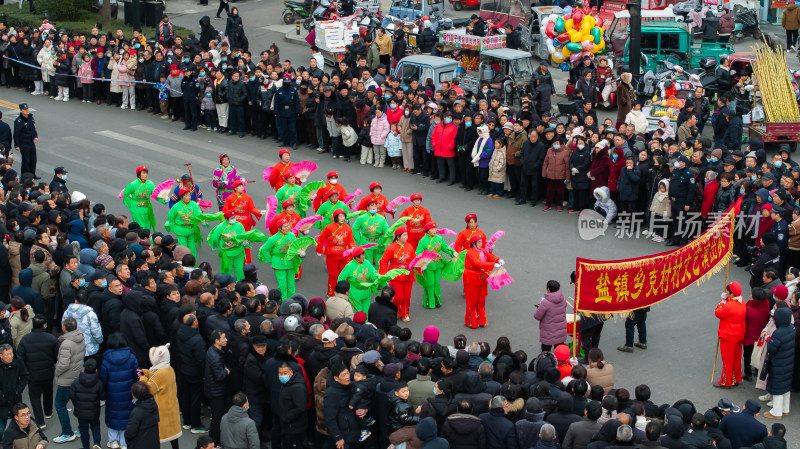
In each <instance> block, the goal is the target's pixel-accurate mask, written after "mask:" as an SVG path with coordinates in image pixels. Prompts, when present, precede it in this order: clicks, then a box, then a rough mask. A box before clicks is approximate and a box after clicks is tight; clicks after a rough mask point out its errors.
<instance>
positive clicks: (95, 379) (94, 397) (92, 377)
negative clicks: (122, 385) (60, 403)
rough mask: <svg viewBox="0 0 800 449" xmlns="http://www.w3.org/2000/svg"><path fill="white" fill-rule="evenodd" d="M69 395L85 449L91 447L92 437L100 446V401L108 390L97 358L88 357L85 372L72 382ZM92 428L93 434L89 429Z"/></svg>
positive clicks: (84, 366) (96, 445)
mask: <svg viewBox="0 0 800 449" xmlns="http://www.w3.org/2000/svg"><path fill="white" fill-rule="evenodd" d="M69 397H70V400H72V404H73V406H74V410H73V412H72V413H73V414H74V415H75V418H77V419H78V430H79V431H80V434H81V444H82V446H83V449H89V447H90V446H89V440H90V437H91V438H92V439H94V446H92V447H99V446H100V405H101V404H100V401H102V400H104V399H105V398H106V390H105V387H104V386H103V382H101V381H100V375H99V374H98V373H97V360H95V359H92V358H88V359H86V362H84V364H83V372H82V373H80V374H79V375H78V378H77V379H75V380H74V381H73V382H72V386H71V387H70V390H69ZM90 430H91V435H90V434H89V431H90Z"/></svg>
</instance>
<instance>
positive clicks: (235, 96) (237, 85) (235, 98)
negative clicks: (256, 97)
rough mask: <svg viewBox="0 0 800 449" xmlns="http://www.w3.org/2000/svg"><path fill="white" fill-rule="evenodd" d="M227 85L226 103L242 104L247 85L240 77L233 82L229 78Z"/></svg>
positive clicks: (245, 95)
mask: <svg viewBox="0 0 800 449" xmlns="http://www.w3.org/2000/svg"><path fill="white" fill-rule="evenodd" d="M227 85H228V92H227V100H228V104H229V105H231V106H242V105H243V104H244V102H245V100H247V86H245V85H244V83H243V82H242V80H241V79H240V80H239V81H235V82H234V81H233V80H229V81H228V82H227Z"/></svg>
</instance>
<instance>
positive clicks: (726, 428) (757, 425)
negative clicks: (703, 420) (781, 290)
mask: <svg viewBox="0 0 800 449" xmlns="http://www.w3.org/2000/svg"><path fill="white" fill-rule="evenodd" d="M779 310H780V309H779ZM777 312H778V311H777V310H776V311H775V313H776V314H777ZM773 335H774V334H773ZM719 430H721V431H722V434H723V435H725V438H727V439H729V440H730V441H731V447H734V448H741V447H750V446H752V445H754V444H756V443H760V442H761V441H763V440H764V438H765V437H766V436H767V427H766V426H765V425H764V424H762V423H761V422H759V421H758V420H757V419H756V418H755V416H753V412H751V411H750V410H747V409H744V410H742V411H741V412H740V413H731V414H728V415H725V416H724V417H722V420H720V422H719Z"/></svg>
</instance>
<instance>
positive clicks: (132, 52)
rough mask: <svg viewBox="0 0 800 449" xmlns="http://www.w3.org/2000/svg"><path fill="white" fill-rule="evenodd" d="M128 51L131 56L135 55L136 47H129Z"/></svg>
mask: <svg viewBox="0 0 800 449" xmlns="http://www.w3.org/2000/svg"><path fill="white" fill-rule="evenodd" d="M67 45H69V44H67ZM128 53H129V54H130V55H131V56H136V49H134V48H131V50H130V51H129V52H128Z"/></svg>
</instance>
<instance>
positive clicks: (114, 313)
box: [100, 290, 122, 341]
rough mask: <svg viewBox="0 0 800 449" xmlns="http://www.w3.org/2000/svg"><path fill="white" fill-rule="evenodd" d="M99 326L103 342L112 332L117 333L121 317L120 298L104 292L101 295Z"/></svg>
mask: <svg viewBox="0 0 800 449" xmlns="http://www.w3.org/2000/svg"><path fill="white" fill-rule="evenodd" d="M100 308H101V311H102V312H101V316H100V325H101V326H102V327H103V341H105V340H107V339H108V336H109V335H111V334H113V333H114V332H119V330H120V329H119V320H120V316H122V298H121V297H120V296H117V295H115V294H113V293H111V292H110V291H108V290H106V291H105V293H104V295H103V300H102V305H101V306H100Z"/></svg>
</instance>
